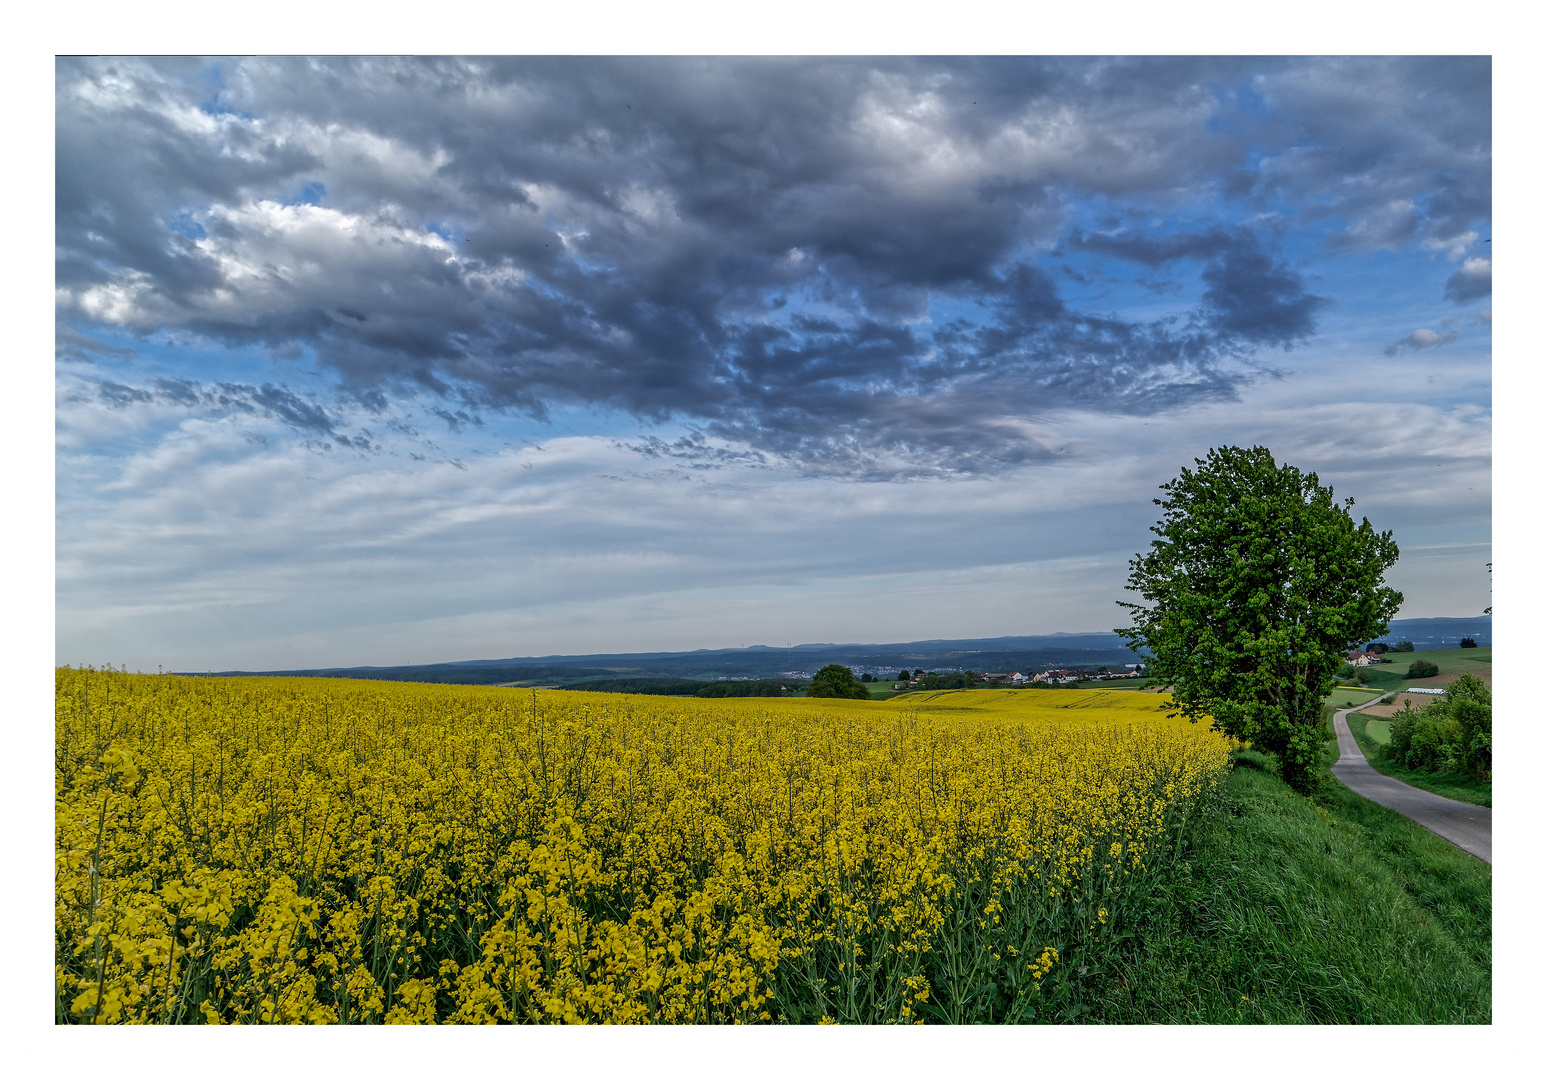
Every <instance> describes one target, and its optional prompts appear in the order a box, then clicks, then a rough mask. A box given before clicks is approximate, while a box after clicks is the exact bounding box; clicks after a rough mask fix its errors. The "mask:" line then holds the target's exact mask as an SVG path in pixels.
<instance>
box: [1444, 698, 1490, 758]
mask: <svg viewBox="0 0 1547 1080" xmlns="http://www.w3.org/2000/svg"><path fill="white" fill-rule="evenodd" d="M1445 699H1446V701H1447V702H1448V703H1449V706H1450V715H1451V716H1452V717H1454V718H1455V720H1456V723H1457V725H1458V726H1459V727H1460V733H1461V743H1460V747H1459V750H1460V757H1461V762H1462V765H1463V766H1464V767H1465V768H1466V770H1467V771H1468V772H1470V773H1474V774H1476V775H1478V776H1484V777H1486V776H1491V775H1493V694H1492V692H1491V691H1489V689H1488V686H1487V684H1486V683H1484V682H1483V681H1482V680H1481V679H1479V678H1478V677H1477V676H1476V675H1472V674H1470V673H1468V674H1465V675H1462V676H1461V677H1460V678H1459V679H1457V680H1456V681H1455V682H1453V683H1451V684H1450V685H1449V686H1448V687H1446V688H1445Z"/></svg>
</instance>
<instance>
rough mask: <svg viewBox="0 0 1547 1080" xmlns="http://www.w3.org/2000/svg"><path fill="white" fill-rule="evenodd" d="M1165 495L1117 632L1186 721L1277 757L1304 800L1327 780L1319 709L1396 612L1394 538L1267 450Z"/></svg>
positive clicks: (1207, 461) (1214, 465)
mask: <svg viewBox="0 0 1547 1080" xmlns="http://www.w3.org/2000/svg"><path fill="white" fill-rule="evenodd" d="M1195 464H1196V465H1197V469H1196V470H1194V469H1187V468H1184V469H1182V472H1181V475H1180V476H1178V477H1177V478H1176V479H1175V480H1172V481H1171V482H1169V483H1167V484H1163V485H1162V486H1161V491H1163V492H1165V493H1166V497H1165V498H1164V499H1156V500H1155V504H1156V505H1157V506H1159V507H1160V508H1161V510H1162V516H1161V519H1160V521H1159V523H1158V524H1156V525H1154V526H1153V527H1152V528H1151V530H1150V531H1151V532H1153V533H1155V534H1156V535H1157V537H1158V539H1156V540H1153V541H1151V543H1150V548H1149V551H1148V552H1147V553H1143V554H1140V555H1138V556H1136V557H1135V558H1134V559H1133V560H1132V561H1130V563H1129V564H1128V565H1129V569H1130V571H1131V572H1130V574H1129V577H1128V588H1129V590H1131V591H1133V592H1136V593H1138V594H1139V595H1140V596H1142V597H1143V598H1144V599H1145V600H1146V601H1148V602H1149V603H1148V605H1147V606H1146V605H1141V604H1135V603H1127V602H1123V601H1119V603H1120V604H1121V606H1122V607H1124V608H1127V609H1128V610H1129V612H1130V614H1131V616H1132V618H1133V625H1132V626H1130V627H1126V628H1120V629H1118V630H1117V633H1118V634H1119V635H1120V636H1122V637H1123V638H1124V639H1125V640H1126V641H1128V643H1129V644H1130V646H1132V647H1134V648H1135V649H1142V650H1143V651H1144V652H1146V653H1147V654H1149V657H1150V659H1148V660H1147V661H1146V662H1145V667H1146V669H1147V670H1148V671H1149V673H1150V675H1151V677H1152V678H1154V679H1157V680H1159V681H1160V682H1161V683H1163V684H1167V685H1169V686H1170V687H1171V694H1172V700H1173V702H1174V703H1175V704H1176V706H1177V708H1178V710H1179V711H1180V713H1181V714H1182V715H1184V716H1187V717H1188V718H1190V719H1193V720H1197V719H1200V718H1202V717H1206V716H1207V717H1212V719H1213V722H1214V725H1215V726H1216V727H1217V728H1218V729H1219V730H1221V731H1223V732H1225V733H1226V734H1229V735H1233V736H1235V737H1236V738H1239V739H1246V740H1251V741H1252V742H1253V743H1254V744H1255V745H1256V746H1258V747H1259V748H1261V749H1264V750H1269V751H1272V752H1273V753H1275V754H1277V755H1278V757H1279V760H1280V763H1281V766H1282V770H1283V775H1284V779H1285V780H1287V781H1289V782H1290V783H1291V784H1292V785H1294V786H1295V787H1296V788H1298V789H1300V790H1306V789H1307V788H1308V787H1309V786H1310V785H1311V784H1312V783H1313V782H1314V778H1315V775H1316V773H1317V771H1318V769H1319V767H1320V756H1321V744H1322V738H1323V724H1322V712H1321V704H1322V699H1323V698H1324V697H1325V696H1326V695H1327V694H1328V693H1330V692H1331V690H1332V688H1333V685H1334V677H1335V675H1336V673H1337V671H1338V669H1339V668H1340V667H1341V666H1342V665H1343V663H1344V661H1345V655H1344V654H1345V653H1346V652H1347V651H1348V650H1349V649H1351V648H1353V647H1355V646H1356V645H1357V644H1358V643H1359V642H1362V641H1368V640H1370V639H1371V638H1374V637H1379V636H1380V635H1381V634H1383V633H1385V631H1386V630H1387V628H1388V625H1389V623H1390V620H1391V617H1392V616H1393V615H1394V614H1396V612H1397V609H1398V608H1399V607H1400V606H1401V603H1402V594H1401V593H1399V592H1397V591H1396V590H1395V589H1391V588H1388V587H1386V586H1385V585H1384V584H1383V582H1384V577H1385V572H1386V571H1387V570H1388V569H1390V567H1391V566H1392V564H1394V563H1395V562H1396V561H1397V554H1398V552H1397V545H1396V542H1395V541H1393V540H1392V538H1391V533H1390V532H1389V531H1388V532H1384V533H1377V532H1376V531H1375V529H1374V528H1373V527H1372V526H1371V525H1370V522H1369V519H1368V518H1366V519H1363V520H1362V521H1361V522H1360V523H1359V524H1357V525H1356V524H1355V523H1354V520H1353V517H1352V516H1351V515H1350V514H1349V512H1348V511H1349V507H1351V506H1352V505H1353V500H1352V499H1347V500H1344V501H1343V502H1342V503H1341V504H1340V503H1338V502H1336V501H1334V498H1333V491H1332V488H1331V487H1323V486H1322V485H1321V483H1320V481H1319V480H1318V478H1317V476H1316V474H1315V473H1302V472H1301V471H1300V470H1299V469H1297V468H1295V467H1294V466H1291V465H1283V466H1280V465H1278V464H1277V463H1276V462H1275V461H1274V460H1273V455H1272V454H1271V453H1270V452H1269V451H1268V450H1267V448H1266V447H1261V446H1254V447H1252V448H1251V449H1242V448H1241V447H1236V446H1226V447H1221V448H1219V449H1214V450H1210V451H1209V454H1208V457H1207V458H1199V459H1195Z"/></svg>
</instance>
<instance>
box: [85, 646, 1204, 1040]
mask: <svg viewBox="0 0 1547 1080" xmlns="http://www.w3.org/2000/svg"><path fill="white" fill-rule="evenodd" d="M1165 709H1166V700H1165V699H1164V698H1160V697H1157V696H1155V695H1150V694H1136V693H1132V692H1120V691H1019V692H1012V691H955V692H944V693H938V694H916V695H908V696H906V697H903V698H900V699H897V700H894V701H887V702H874V703H872V702H856V701H846V700H841V699H821V700H807V699H792V698H726V699H709V700H702V699H695V698H669V697H645V696H636V695H611V694H589V693H569V692H563V691H537V692H533V691H530V690H511V689H499V688H486V687H452V686H429V685H418V684H401V683H381V682H357V681H345V680H330V679H285V678H241V679H195V678H181V677H172V676H154V675H129V674H127V673H120V672H114V671H111V670H106V671H92V670H76V669H71V668H63V669H60V670H58V671H57V672H56V718H55V774H54V775H55V830H56V836H57V847H56V852H57V854H56V858H57V869H56V874H55V941H56V958H57V960H56V963H57V967H56V991H57V997H56V1001H57V1004H56V1015H57V1019H58V1020H59V1022H62V1023H74V1022H92V1023H167V1022H174V1023H337V1022H347V1023H362V1022H364V1023H382V1022H385V1023H448V1022H449V1023H490V1022H502V1021H516V1022H650V1021H654V1022H693V1023H705V1022H759V1021H761V1022H770V1021H784V1022H796V1023H815V1022H823V1021H826V1022H915V1021H920V1020H934V1021H946V1022H964V1021H969V1020H1029V1019H1035V1018H1038V1017H1039V1010H1042V1012H1043V1013H1045V1012H1046V1010H1047V1009H1049V1008H1050V1007H1051V1006H1052V1004H1053V1003H1054V1002H1055V1001H1056V999H1057V993H1058V991H1056V990H1055V987H1056V986H1059V985H1062V984H1061V983H1060V982H1059V980H1060V978H1061V977H1062V976H1063V972H1064V971H1065V970H1066V969H1067V968H1069V967H1070V966H1071V964H1072V963H1073V957H1075V956H1076V955H1078V954H1080V950H1082V949H1086V948H1088V947H1089V946H1090V944H1091V943H1092V942H1095V941H1098V940H1100V938H1101V935H1103V934H1105V933H1108V932H1109V931H1110V930H1111V927H1112V925H1113V924H1115V923H1117V922H1119V921H1120V920H1121V919H1122V918H1124V917H1125V916H1124V914H1123V913H1124V912H1125V911H1127V910H1128V909H1129V908H1130V907H1131V906H1132V897H1133V896H1134V894H1135V890H1136V889H1138V888H1139V883H1140V882H1142V881H1143V879H1144V877H1145V874H1146V871H1148V870H1151V869H1153V868H1154V866H1155V865H1156V864H1157V863H1159V862H1162V861H1163V860H1164V859H1165V858H1166V857H1167V852H1168V845H1169V844H1172V843H1173V842H1174V837H1175V835H1176V830H1177V828H1178V826H1179V824H1180V823H1181V821H1182V820H1183V819H1184V818H1185V817H1186V816H1187V815H1189V814H1192V813H1195V812H1196V811H1197V808H1198V807H1199V806H1200V804H1201V801H1202V800H1203V799H1204V797H1205V796H1206V795H1207V793H1208V792H1209V791H1210V790H1211V789H1212V787H1213V785H1214V784H1215V783H1216V782H1217V780H1218V779H1219V778H1220V777H1221V775H1222V772H1223V770H1224V768H1225V767H1226V764H1227V761H1228V755H1229V750H1230V746H1229V744H1228V743H1227V742H1226V740H1225V739H1223V738H1222V737H1221V736H1219V735H1217V734H1214V733H1212V732H1210V731H1209V730H1208V729H1207V728H1206V727H1205V726H1201V725H1193V724H1188V723H1186V722H1185V721H1181V720H1170V719H1167V718H1166V716H1165Z"/></svg>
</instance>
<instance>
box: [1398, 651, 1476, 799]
mask: <svg viewBox="0 0 1547 1080" xmlns="http://www.w3.org/2000/svg"><path fill="white" fill-rule="evenodd" d="M1381 756H1382V757H1384V758H1386V759H1387V760H1389V761H1395V762H1397V763H1398V764H1400V765H1404V766H1406V767H1407V768H1409V769H1432V770H1436V771H1440V772H1457V771H1460V770H1463V769H1464V770H1466V771H1468V772H1471V773H1473V774H1475V775H1477V776H1481V777H1488V776H1490V775H1492V771H1493V696H1492V694H1491V693H1490V692H1489V690H1488V687H1487V685H1486V684H1484V683H1483V681H1482V680H1481V679H1479V678H1477V676H1475V675H1462V676H1461V677H1460V678H1459V679H1457V680H1456V681H1455V682H1453V683H1451V684H1450V686H1449V687H1447V688H1446V692H1445V696H1444V697H1443V698H1441V699H1440V700H1439V701H1436V702H1434V703H1433V704H1430V705H1425V706H1424V707H1423V708H1422V709H1414V708H1412V707H1411V706H1408V707H1407V708H1405V709H1403V710H1402V711H1401V712H1399V713H1397V715H1396V716H1394V717H1392V720H1391V741H1390V742H1388V743H1387V744H1386V745H1385V746H1383V747H1382V748H1381Z"/></svg>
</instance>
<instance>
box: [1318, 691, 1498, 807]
mask: <svg viewBox="0 0 1547 1080" xmlns="http://www.w3.org/2000/svg"><path fill="white" fill-rule="evenodd" d="M1369 720H1370V718H1369V717H1367V716H1360V715H1359V714H1358V713H1349V714H1348V730H1349V731H1351V732H1353V733H1354V741H1355V742H1356V743H1358V744H1359V749H1360V750H1362V751H1363V752H1364V756H1365V760H1367V761H1368V762H1369V763H1370V765H1371V766H1372V767H1373V768H1374V769H1375V771H1376V772H1379V773H1382V774H1384V775H1386V776H1389V777H1391V778H1392V779H1393V780H1400V781H1402V782H1403V783H1404V784H1412V785H1413V786H1414V787H1416V788H1423V789H1424V790H1425V791H1432V792H1434V794H1436V795H1443V796H1444V797H1445V798H1447V799H1455V800H1456V801H1458V802H1466V803H1472V804H1473V805H1475V806H1492V805H1493V781H1492V780H1479V779H1478V778H1477V777H1475V776H1470V775H1468V774H1466V773H1433V772H1426V771H1424V770H1421V769H1408V768H1405V767H1403V766H1401V765H1398V764H1397V763H1396V762H1394V761H1387V760H1385V759H1383V758H1381V757H1380V743H1379V742H1377V741H1376V740H1375V739H1374V738H1373V737H1371V735H1370V733H1369V731H1368V724H1369Z"/></svg>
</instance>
